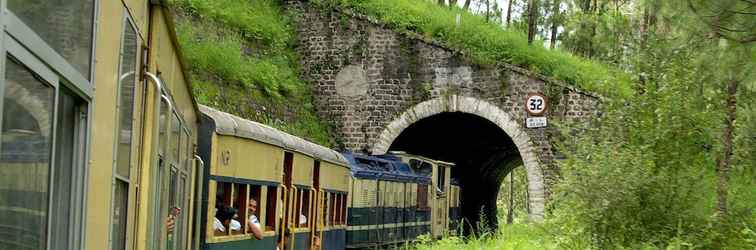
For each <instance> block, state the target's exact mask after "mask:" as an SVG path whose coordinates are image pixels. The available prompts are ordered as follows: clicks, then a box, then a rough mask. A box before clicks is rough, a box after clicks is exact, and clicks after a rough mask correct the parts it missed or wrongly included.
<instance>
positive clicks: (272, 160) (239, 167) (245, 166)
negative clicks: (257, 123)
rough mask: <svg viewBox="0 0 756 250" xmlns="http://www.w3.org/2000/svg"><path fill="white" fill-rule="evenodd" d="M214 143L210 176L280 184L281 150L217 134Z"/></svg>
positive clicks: (268, 145)
mask: <svg viewBox="0 0 756 250" xmlns="http://www.w3.org/2000/svg"><path fill="white" fill-rule="evenodd" d="M215 137H216V138H217V141H214V143H213V150H212V154H213V159H212V160H213V164H211V168H210V173H211V174H212V175H219V176H229V177H235V178H242V179H251V180H261V181H272V182H278V183H281V182H282V181H283V180H282V176H283V150H282V149H281V148H278V147H276V146H273V145H270V144H265V143H261V142H258V141H255V140H249V139H244V138H238V137H233V136H225V135H217V134H215Z"/></svg>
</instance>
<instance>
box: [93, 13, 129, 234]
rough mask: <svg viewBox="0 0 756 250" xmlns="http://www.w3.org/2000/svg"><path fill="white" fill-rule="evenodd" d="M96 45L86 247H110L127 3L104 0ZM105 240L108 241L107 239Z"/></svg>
mask: <svg viewBox="0 0 756 250" xmlns="http://www.w3.org/2000/svg"><path fill="white" fill-rule="evenodd" d="M99 8H100V11H99V17H98V18H99V20H100V21H99V23H98V26H99V27H98V29H97V30H98V32H97V34H96V36H97V38H96V39H97V43H96V44H95V57H96V60H95V65H94V68H95V76H94V80H93V82H94V84H95V88H96V89H97V98H96V101H94V102H93V111H92V119H93V122H92V123H91V124H92V128H91V133H92V137H91V138H92V140H91V142H90V143H91V144H92V147H91V152H90V157H91V158H90V161H91V167H89V168H88V169H89V173H88V178H89V179H88V180H87V182H88V183H87V196H88V197H89V198H88V199H87V204H86V206H87V208H86V211H87V214H86V216H85V218H86V221H85V223H86V232H85V234H86V235H87V237H86V239H87V240H86V242H85V243H84V247H85V249H107V248H108V241H107V239H108V232H110V217H111V202H110V201H111V190H112V180H113V145H114V143H115V129H114V128H115V125H116V119H115V118H116V117H115V115H114V114H115V113H116V100H117V98H116V95H117V94H116V93H117V86H118V84H117V75H118V72H117V70H118V63H119V53H120V44H121V41H120V40H121V32H122V28H121V27H123V23H122V22H123V19H122V17H123V11H124V9H123V4H122V3H120V2H117V1H115V2H114V1H101V2H100V6H99ZM103 239H105V240H103Z"/></svg>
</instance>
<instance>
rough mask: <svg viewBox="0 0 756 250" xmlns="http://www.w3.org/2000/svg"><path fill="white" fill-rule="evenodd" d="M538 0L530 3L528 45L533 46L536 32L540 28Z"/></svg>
mask: <svg viewBox="0 0 756 250" xmlns="http://www.w3.org/2000/svg"><path fill="white" fill-rule="evenodd" d="M537 13H538V0H530V1H529V2H528V44H532V43H533V40H535V35H536V30H537V28H538V27H537V26H538V20H537V19H538V14H537Z"/></svg>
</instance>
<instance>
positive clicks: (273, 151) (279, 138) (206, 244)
mask: <svg viewBox="0 0 756 250" xmlns="http://www.w3.org/2000/svg"><path fill="white" fill-rule="evenodd" d="M200 111H201V114H202V122H201V125H200V130H199V131H200V135H199V145H198V148H199V156H200V158H201V159H202V160H203V162H205V168H204V172H203V173H202V175H203V176H204V177H203V178H202V180H203V183H202V185H201V186H202V187H203V188H204V190H203V191H202V193H203V194H202V195H201V197H202V198H201V200H202V204H200V206H201V209H200V211H203V213H202V214H201V215H200V217H199V221H200V222H201V223H203V226H204V229H203V230H201V232H200V237H199V238H200V239H201V244H200V245H201V249H276V248H279V249H358V248H375V247H382V246H387V245H395V244H405V243H408V242H411V241H413V240H414V239H415V238H417V237H418V236H419V235H423V234H428V235H430V236H432V237H435V238H438V237H442V236H444V235H449V234H456V233H457V228H455V227H454V225H458V224H459V217H458V216H450V212H449V211H450V210H452V211H455V210H458V208H459V194H460V189H459V186H458V185H452V183H451V180H450V174H451V168H452V167H453V166H454V164H453V163H448V162H443V161H436V160H433V159H429V158H425V157H422V156H417V155H411V154H407V153H405V152H391V153H390V154H386V155H376V156H370V155H363V154H356V153H352V152H337V151H334V150H332V149H329V148H325V147H323V146H320V145H316V144H313V143H311V142H308V141H306V140H303V139H301V138H298V137H295V136H292V135H289V134H286V133H284V132H281V131H278V130H276V129H274V128H271V127H268V126H266V125H263V124H260V123H256V122H253V121H249V120H245V119H243V118H240V117H238V116H235V115H232V114H229V113H225V112H222V111H219V110H216V109H213V108H211V107H207V106H202V105H200ZM219 200H220V202H219ZM251 203H255V205H256V207H257V209H254V210H250V209H249V206H250V204H251ZM224 208H233V209H234V211H237V213H238V216H235V218H236V219H233V218H232V219H229V220H222V222H221V223H222V224H223V225H222V226H219V227H217V226H215V225H214V224H215V220H216V218H217V217H218V216H217V215H218V211H219V210H221V209H224ZM251 215H254V217H251ZM456 215H458V213H456ZM252 218H260V219H259V221H260V222H259V223H260V227H261V228H263V229H264V230H263V231H264V233H263V236H262V237H261V238H259V239H256V237H255V236H254V235H253V232H252V231H251V230H250V228H249V227H246V228H244V227H238V229H237V230H218V228H223V229H227V228H232V227H233V226H232V224H234V221H235V220H238V224H240V225H248V224H249V220H251V219H252Z"/></svg>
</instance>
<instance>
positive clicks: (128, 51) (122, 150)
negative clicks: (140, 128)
mask: <svg viewBox="0 0 756 250" xmlns="http://www.w3.org/2000/svg"><path fill="white" fill-rule="evenodd" d="M123 28H124V32H123V36H122V41H121V46H122V47H121V59H120V65H119V69H118V71H119V72H118V76H119V77H118V86H119V87H118V91H119V95H118V105H117V113H118V120H117V123H116V124H117V126H118V127H117V130H116V156H115V157H116V161H115V171H114V172H115V175H114V179H115V180H114V182H115V190H114V191H113V220H112V225H111V227H112V228H111V234H112V235H113V243H112V244H111V247H112V249H125V248H126V241H127V231H126V228H127V226H126V224H127V221H128V216H127V213H128V211H127V209H128V204H129V186H130V184H131V182H132V180H131V179H130V172H131V155H132V152H131V151H132V143H133V141H134V138H137V136H136V135H135V133H134V132H135V131H134V129H133V127H134V124H133V120H134V112H135V110H136V109H135V103H136V102H135V101H134V100H135V98H136V95H137V91H136V90H137V88H136V79H137V77H136V76H137V74H136V70H137V56H138V53H137V51H138V49H139V48H138V39H137V33H136V30H134V27H133V26H132V25H131V21H130V20H129V19H128V18H127V19H124V22H123Z"/></svg>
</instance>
